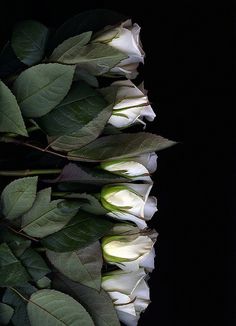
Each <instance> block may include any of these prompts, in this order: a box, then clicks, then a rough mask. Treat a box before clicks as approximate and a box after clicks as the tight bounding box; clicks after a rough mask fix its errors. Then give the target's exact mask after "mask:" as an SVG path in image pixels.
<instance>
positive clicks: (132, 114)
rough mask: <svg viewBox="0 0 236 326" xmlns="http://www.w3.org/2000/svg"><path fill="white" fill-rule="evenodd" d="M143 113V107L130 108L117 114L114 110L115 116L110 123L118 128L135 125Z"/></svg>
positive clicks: (112, 116) (113, 115)
mask: <svg viewBox="0 0 236 326" xmlns="http://www.w3.org/2000/svg"><path fill="white" fill-rule="evenodd" d="M141 111H142V107H135V108H129V109H126V110H122V111H119V112H116V110H114V111H113V114H112V115H111V117H110V119H109V120H108V123H110V124H111V125H113V126H114V127H116V128H124V127H127V126H129V125H131V124H133V123H134V122H135V121H136V120H137V119H138V117H139V116H140V113H141Z"/></svg>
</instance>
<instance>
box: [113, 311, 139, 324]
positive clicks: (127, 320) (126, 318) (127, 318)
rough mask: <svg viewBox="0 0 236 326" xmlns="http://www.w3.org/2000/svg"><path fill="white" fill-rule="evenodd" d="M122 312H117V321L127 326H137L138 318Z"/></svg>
mask: <svg viewBox="0 0 236 326" xmlns="http://www.w3.org/2000/svg"><path fill="white" fill-rule="evenodd" d="M123 310H124V309H123ZM123 310H120V309H118V310H117V315H118V318H119V320H120V321H121V322H122V323H124V324H125V325H127V326H137V325H138V320H139V317H138V316H136V315H134V314H130V313H126V312H125V311H123Z"/></svg>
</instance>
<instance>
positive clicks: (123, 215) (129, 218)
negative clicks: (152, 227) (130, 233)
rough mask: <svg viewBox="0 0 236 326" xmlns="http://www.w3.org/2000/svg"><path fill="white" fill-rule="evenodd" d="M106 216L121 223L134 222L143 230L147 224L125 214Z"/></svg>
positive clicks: (113, 213) (116, 213)
mask: <svg viewBox="0 0 236 326" xmlns="http://www.w3.org/2000/svg"><path fill="white" fill-rule="evenodd" d="M107 215H109V216H111V217H114V218H116V219H118V220H121V221H131V222H134V223H135V224H136V225H137V226H138V227H139V228H140V229H145V228H146V227H147V223H146V222H145V220H143V219H141V218H139V217H137V216H134V215H132V214H129V213H126V212H109V213H107Z"/></svg>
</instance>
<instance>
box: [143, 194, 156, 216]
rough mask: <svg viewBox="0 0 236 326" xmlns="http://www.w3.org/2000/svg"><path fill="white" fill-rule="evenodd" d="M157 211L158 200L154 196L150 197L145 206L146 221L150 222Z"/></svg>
mask: <svg viewBox="0 0 236 326" xmlns="http://www.w3.org/2000/svg"><path fill="white" fill-rule="evenodd" d="M156 211H157V199H156V197H154V196H150V197H148V199H147V201H146V204H145V206H144V217H145V220H150V219H151V218H152V217H153V215H154V214H155V213H156Z"/></svg>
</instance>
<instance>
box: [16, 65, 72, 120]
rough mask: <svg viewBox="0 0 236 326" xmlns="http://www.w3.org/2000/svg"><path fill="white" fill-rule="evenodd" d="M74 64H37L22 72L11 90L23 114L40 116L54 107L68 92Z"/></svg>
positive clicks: (32, 116) (34, 116)
mask: <svg viewBox="0 0 236 326" xmlns="http://www.w3.org/2000/svg"><path fill="white" fill-rule="evenodd" d="M74 70H75V67H74V66H66V65H61V64H58V63H49V64H39V65H37V66H34V67H31V68H29V69H27V70H25V71H24V72H22V73H21V74H20V75H19V77H18V78H17V79H16V81H15V83H14V85H13V90H14V93H15V95H16V98H17V101H18V103H19V105H20V108H21V111H22V113H23V115H24V116H26V117H31V118H38V117H41V116H43V115H45V114H47V113H48V112H50V111H51V110H52V109H54V108H55V107H56V106H57V105H58V104H59V103H60V102H61V101H62V100H63V98H64V97H65V96H66V94H67V93H68V91H69V89H70V86H71V83H72V79H73V75H74Z"/></svg>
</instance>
